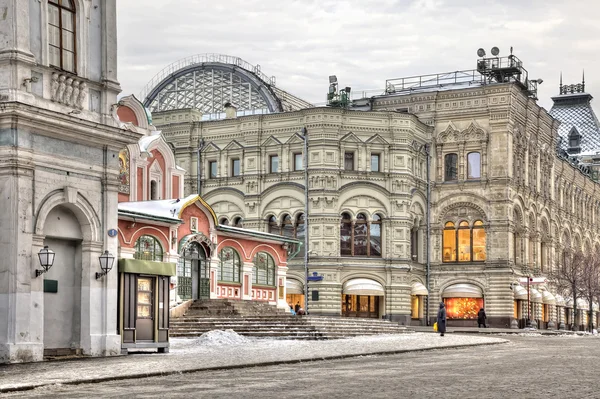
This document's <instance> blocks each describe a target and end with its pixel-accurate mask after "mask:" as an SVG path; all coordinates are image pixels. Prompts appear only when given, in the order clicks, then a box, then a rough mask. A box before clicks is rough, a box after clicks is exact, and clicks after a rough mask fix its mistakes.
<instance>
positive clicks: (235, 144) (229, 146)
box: [223, 140, 244, 151]
mask: <svg viewBox="0 0 600 399" xmlns="http://www.w3.org/2000/svg"><path fill="white" fill-rule="evenodd" d="M243 148H244V146H243V145H241V144H240V143H239V142H238V141H237V140H232V141H231V142H230V143H229V144H227V145H226V146H225V148H223V150H224V151H232V150H241V149H243Z"/></svg>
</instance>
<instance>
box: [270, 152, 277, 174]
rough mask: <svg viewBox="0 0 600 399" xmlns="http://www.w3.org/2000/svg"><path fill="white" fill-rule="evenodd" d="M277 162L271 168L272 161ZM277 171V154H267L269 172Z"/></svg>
mask: <svg viewBox="0 0 600 399" xmlns="http://www.w3.org/2000/svg"><path fill="white" fill-rule="evenodd" d="M274 160H275V162H276V163H277V165H276V166H275V168H273V161H274ZM278 172H279V154H274V155H269V173H278Z"/></svg>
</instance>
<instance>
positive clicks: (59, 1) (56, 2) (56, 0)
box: [47, 0, 77, 75]
mask: <svg viewBox="0 0 600 399" xmlns="http://www.w3.org/2000/svg"><path fill="white" fill-rule="evenodd" d="M64 2H67V3H69V5H70V7H66V6H64V5H63V3H64ZM50 7H56V8H57V9H58V26H57V25H53V24H51V23H50V12H51V11H50ZM63 11H64V12H67V13H70V14H71V19H72V21H71V23H72V25H73V31H69V30H68V29H67V28H65V23H64V22H63ZM47 18H48V23H47V29H48V65H49V66H50V67H54V68H58V69H60V70H61V71H65V72H68V73H72V74H74V75H77V7H76V5H75V2H74V1H72V0H48V16H47ZM50 27H55V28H57V29H58V32H59V43H58V47H57V46H56V45H53V44H50V36H51V32H50V30H51V29H50ZM63 32H69V33H70V34H71V35H72V36H73V51H71V50H67V49H66V48H65V45H64V37H63V36H64V35H63ZM50 48H55V49H58V56H59V60H60V62H59V63H60V65H54V64H53V63H52V62H51V59H52V56H51V55H50V53H51V49H50ZM65 53H72V54H73V70H69V69H66V68H65V67H64V54H65Z"/></svg>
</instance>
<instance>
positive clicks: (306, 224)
mask: <svg viewBox="0 0 600 399" xmlns="http://www.w3.org/2000/svg"><path fill="white" fill-rule="evenodd" d="M302 136H303V137H304V159H303V163H304V165H303V166H304V312H305V313H306V314H308V232H309V228H308V130H307V129H306V128H305V127H303V128H302Z"/></svg>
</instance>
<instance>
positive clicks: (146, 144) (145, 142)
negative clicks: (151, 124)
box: [138, 130, 161, 152]
mask: <svg viewBox="0 0 600 399" xmlns="http://www.w3.org/2000/svg"><path fill="white" fill-rule="evenodd" d="M160 134H161V132H160V131H159V130H155V131H153V132H152V134H151V135H150V136H145V137H142V138H141V139H140V141H139V142H138V144H139V146H140V150H141V151H142V152H148V148H150V145H151V144H152V143H154V142H155V141H156V140H158V139H160Z"/></svg>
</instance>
